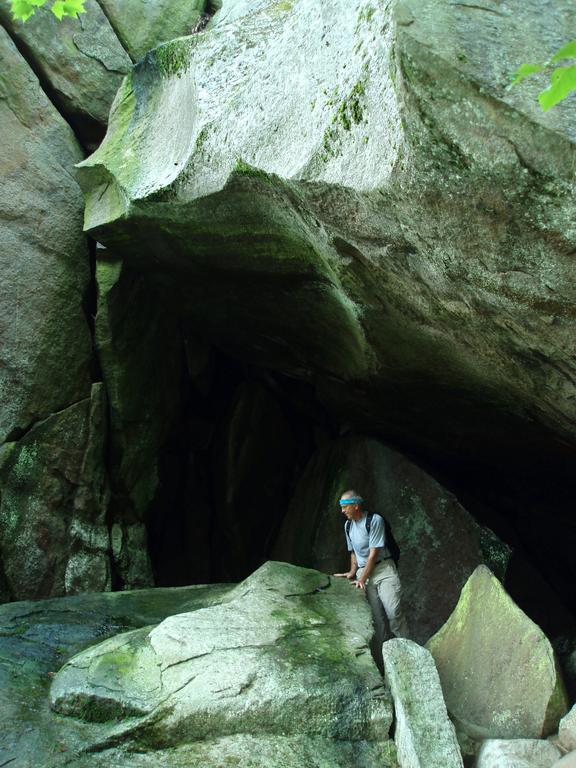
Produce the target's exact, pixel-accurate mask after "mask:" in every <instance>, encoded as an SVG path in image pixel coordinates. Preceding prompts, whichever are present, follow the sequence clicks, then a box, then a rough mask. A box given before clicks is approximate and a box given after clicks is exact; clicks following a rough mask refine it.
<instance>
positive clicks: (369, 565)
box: [354, 547, 382, 589]
mask: <svg viewBox="0 0 576 768" xmlns="http://www.w3.org/2000/svg"><path fill="white" fill-rule="evenodd" d="M381 549H382V547H370V554H369V555H368V560H366V565H365V566H364V568H362V576H360V578H359V579H358V581H355V582H354V586H355V587H358V589H365V587H366V582H367V581H368V579H369V578H370V574H371V573H372V571H373V570H374V566H375V565H376V560H377V558H378V554H379V552H380V550H381Z"/></svg>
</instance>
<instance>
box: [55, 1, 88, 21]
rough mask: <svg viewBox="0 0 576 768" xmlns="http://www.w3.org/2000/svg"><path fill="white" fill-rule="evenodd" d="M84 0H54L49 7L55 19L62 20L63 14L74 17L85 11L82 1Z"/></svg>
mask: <svg viewBox="0 0 576 768" xmlns="http://www.w3.org/2000/svg"><path fill="white" fill-rule="evenodd" d="M85 2H86V0H55V2H54V4H53V5H52V8H51V9H50V10H51V11H52V13H53V14H54V16H56V18H57V19H60V20H62V19H63V18H64V16H73V17H74V18H76V17H77V16H78V14H79V13H85V12H86V11H85V8H84V3H85Z"/></svg>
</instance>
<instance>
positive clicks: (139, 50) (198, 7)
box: [98, 0, 209, 61]
mask: <svg viewBox="0 0 576 768" xmlns="http://www.w3.org/2000/svg"><path fill="white" fill-rule="evenodd" d="M98 2H99V3H100V5H101V6H102V8H103V10H104V12H105V13H106V16H107V18H108V21H109V22H110V23H111V24H112V26H113V27H114V31H115V32H116V34H117V35H118V37H119V39H120V41H121V43H122V45H123V46H124V48H125V49H126V50H127V51H128V53H129V54H130V56H131V58H132V59H133V60H134V61H137V60H138V59H140V58H142V56H144V54H145V53H146V52H147V51H149V50H150V49H151V48H155V47H156V46H157V45H159V44H160V43H165V42H167V41H168V40H172V39H173V38H175V37H182V36H183V35H189V34H191V33H192V32H193V31H194V28H195V27H196V25H197V24H198V22H199V21H200V20H201V18H202V16H203V14H204V13H205V12H206V11H207V7H208V5H209V3H208V2H207V0H186V2H184V3H183V2H182V0H98Z"/></svg>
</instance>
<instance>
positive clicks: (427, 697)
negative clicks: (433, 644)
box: [382, 638, 463, 768]
mask: <svg viewBox="0 0 576 768" xmlns="http://www.w3.org/2000/svg"><path fill="white" fill-rule="evenodd" d="M382 655H383V657H384V667H385V669H386V678H387V680H388V683H389V685H390V688H391V690H392V697H393V699H394V708H395V711H396V735H395V741H396V747H397V749H398V759H399V761H400V765H401V766H402V768H461V767H462V765H463V763H462V756H461V754H460V748H459V746H458V741H457V739H456V732H455V730H454V726H453V725H452V723H451V722H450V720H449V719H448V713H447V711H446V705H445V703H444V699H443V697H442V689H441V687H440V680H439V678H438V672H437V671H436V667H435V666H434V659H433V658H432V656H431V655H430V653H429V652H428V651H427V650H426V649H425V648H422V647H421V646H420V645H417V644H416V643H413V642H412V641H411V640H404V639H400V638H397V639H394V640H389V641H388V642H386V643H384V645H383V647H382Z"/></svg>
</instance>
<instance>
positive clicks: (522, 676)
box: [427, 565, 568, 739]
mask: <svg viewBox="0 0 576 768" xmlns="http://www.w3.org/2000/svg"><path fill="white" fill-rule="evenodd" d="M427 647H428V649H429V650H430V652H431V653H432V655H433V656H434V660H435V662H436V666H437V667H438V672H439V674H440V680H441V682H442V690H443V691H444V697H445V699H446V705H447V707H448V711H449V712H450V714H451V715H452V717H453V718H455V719H456V720H457V721H458V723H459V725H460V726H461V727H462V729H463V730H464V731H465V732H466V733H468V734H469V735H470V736H471V737H472V738H476V739H479V738H492V739H538V738H541V737H545V736H548V735H550V734H552V733H555V732H556V731H557V729H558V723H559V720H560V718H561V717H562V715H563V714H564V713H565V712H566V709H567V708H568V701H567V698H566V693H565V690H564V685H563V682H562V679H561V677H560V672H559V669H558V667H557V664H556V660H555V658H554V652H553V650H552V646H551V645H550V642H549V641H548V639H547V638H546V636H545V635H544V634H543V632H542V631H541V629H540V628H539V627H538V626H537V625H536V624H534V623H533V622H532V621H531V620H530V619H529V618H528V617H527V616H526V614H524V613H523V612H522V611H521V610H520V608H518V606H517V605H516V604H515V603H514V602H513V601H512V599H511V598H510V597H509V596H508V594H507V593H506V591H505V590H504V588H503V587H502V585H501V584H500V582H499V581H498V579H496V578H495V577H494V576H493V575H492V573H490V571H489V570H488V568H486V567H485V566H483V565H481V566H479V567H478V568H477V569H476V570H475V571H474V573H473V574H472V576H471V577H470V578H469V580H468V581H467V583H466V585H465V587H464V589H463V590H462V594H461V596H460V600H459V601H458V605H457V606H456V608H455V609H454V612H453V613H452V615H451V616H450V618H449V619H448V621H447V622H446V624H445V625H444V626H443V627H442V629H440V630H439V632H437V633H436V634H435V635H434V637H432V638H431V639H430V640H429V641H428V643H427Z"/></svg>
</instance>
